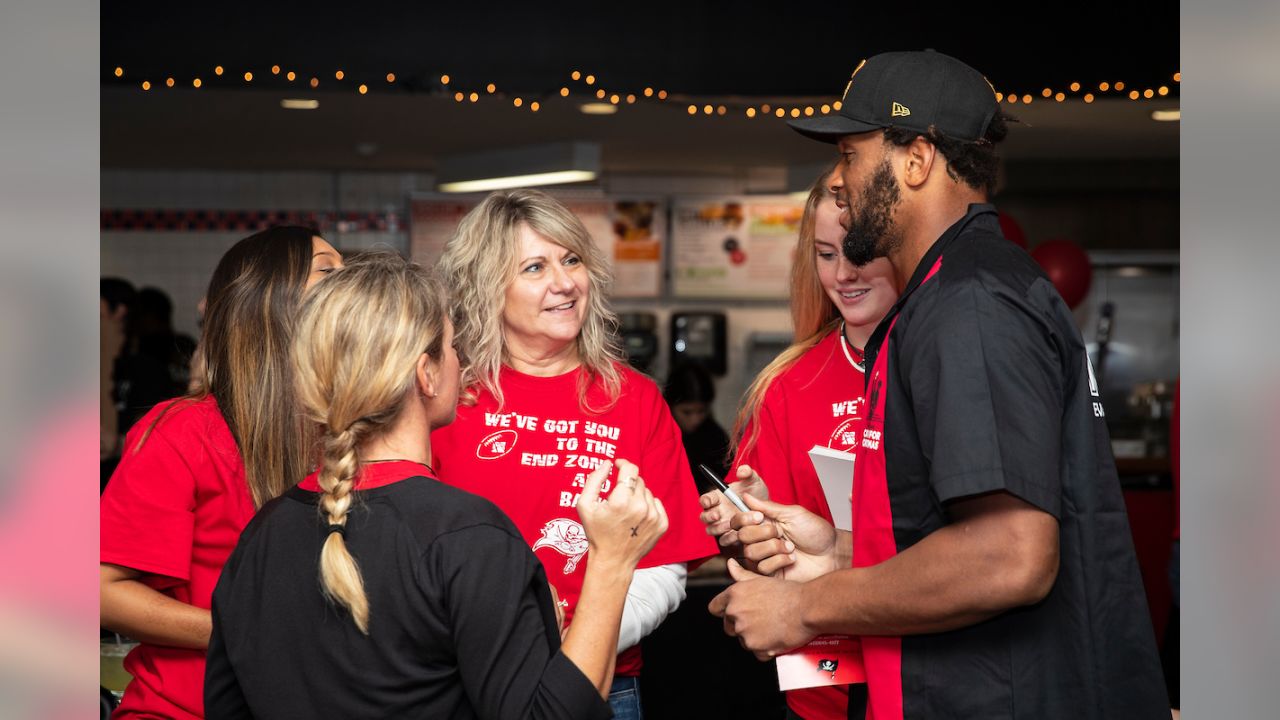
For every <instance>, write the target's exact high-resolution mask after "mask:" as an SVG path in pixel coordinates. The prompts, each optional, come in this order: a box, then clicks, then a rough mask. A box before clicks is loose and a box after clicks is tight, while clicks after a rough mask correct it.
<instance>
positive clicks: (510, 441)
mask: <svg viewBox="0 0 1280 720" xmlns="http://www.w3.org/2000/svg"><path fill="white" fill-rule="evenodd" d="M518 437H519V436H518V435H516V431H515V430H499V431H498V432H496V433H493V434H492V435H486V436H485V437H484V439H483V440H481V441H480V444H479V445H477V446H476V457H478V458H480V459H481V460H497V459H498V458H500V457H502V456H503V455H506V454H507V453H509V452H511V449H512V448H514V447H515V446H516V438H518Z"/></svg>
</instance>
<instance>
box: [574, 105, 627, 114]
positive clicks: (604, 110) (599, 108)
mask: <svg viewBox="0 0 1280 720" xmlns="http://www.w3.org/2000/svg"><path fill="white" fill-rule="evenodd" d="M578 109H579V110H581V111H582V112H583V113H585V114H587V115H612V114H614V113H616V112H618V106H617V105H613V104H611V103H605V102H598V103H583V104H581V105H579V106H578Z"/></svg>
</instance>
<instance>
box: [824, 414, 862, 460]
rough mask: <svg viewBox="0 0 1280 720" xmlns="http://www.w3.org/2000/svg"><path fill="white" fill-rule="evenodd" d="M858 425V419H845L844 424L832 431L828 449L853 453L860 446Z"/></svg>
mask: <svg viewBox="0 0 1280 720" xmlns="http://www.w3.org/2000/svg"><path fill="white" fill-rule="evenodd" d="M857 424H858V419H857V418H855V417H851V418H845V421H844V422H842V423H840V424H839V425H837V426H836V429H835V430H833V431H831V439H830V440H828V441H827V447H829V448H831V449H832V450H843V451H844V452H853V451H854V450H855V449H856V448H857V446H858V438H857V427H856V426H857Z"/></svg>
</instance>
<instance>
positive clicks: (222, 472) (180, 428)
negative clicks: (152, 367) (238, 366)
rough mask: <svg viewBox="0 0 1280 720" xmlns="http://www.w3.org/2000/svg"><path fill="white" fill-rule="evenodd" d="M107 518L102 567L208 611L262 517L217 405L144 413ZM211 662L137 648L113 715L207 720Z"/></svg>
mask: <svg viewBox="0 0 1280 720" xmlns="http://www.w3.org/2000/svg"><path fill="white" fill-rule="evenodd" d="M170 406H172V407H170ZM166 408H169V410H168V412H165V409H166ZM161 413H164V416H163V417H161V418H160V420H159V422H155V420H156V418H157V417H160V415H161ZM153 422H155V427H154V428H152V423H153ZM148 428H151V434H150V435H149V436H148V437H147V439H146V442H144V443H142V446H141V447H140V448H139V447H138V440H139V438H141V437H142V434H143V433H144V432H146V431H147V429H148ZM135 448H137V450H136V451H135ZM99 510H100V517H101V550H100V556H99V557H100V559H101V561H102V562H104V563H111V564H113V565H122V566H124V567H127V568H133V569H134V570H138V571H141V572H142V573H143V576H142V582H144V583H146V584H147V585H149V586H150V587H152V588H154V589H156V590H159V591H160V592H162V593H164V594H166V595H169V596H171V597H173V598H175V599H177V600H180V601H182V602H184V603H187V604H188V605H194V606H196V607H198V608H203V609H205V610H208V609H209V606H210V602H211V600H212V595H213V588H214V585H216V584H217V582H218V576H219V575H221V574H222V566H223V565H224V564H226V562H227V558H228V557H229V556H230V555H231V551H232V550H234V549H235V546H236V542H237V541H238V540H239V539H240V532H241V531H242V530H244V527H245V525H247V524H248V523H249V519H250V518H252V517H253V513H254V507H253V499H252V498H251V497H250V495H249V486H248V485H247V484H246V483H245V479H244V463H243V462H242V461H241V459H240V451H239V449H238V448H237V446H236V441H235V439H234V438H233V437H232V435H231V429H230V428H228V427H227V423H226V420H224V419H223V417H222V413H221V412H220V411H219V410H218V404H217V402H216V401H215V400H214V399H213V397H212V396H208V397H205V398H203V399H200V400H188V399H178V400H172V401H170V402H164V403H160V404H159V405H157V406H155V407H154V408H152V410H151V411H150V412H149V413H147V414H146V415H144V416H143V417H142V419H141V420H139V421H138V422H137V423H136V424H135V425H134V426H133V429H132V430H130V431H129V434H128V436H127V437H126V439H125V450H124V455H123V457H121V458H120V464H119V465H118V466H117V467H116V471H115V473H114V474H113V475H112V476H111V480H110V481H109V482H108V483H107V488H106V490H105V491H104V492H103V493H102V501H101V503H100V505H99ZM204 657H205V651H204V650H192V649H188V648H176V647H166V646H162V645H152V644H149V643H142V644H141V645H139V646H138V647H136V648H134V650H133V651H132V652H130V653H129V655H128V657H126V658H125V660H124V667H125V669H126V670H128V671H129V673H130V674H131V675H133V680H132V681H131V682H130V683H129V686H128V687H127V688H126V689H125V691H124V700H123V701H121V703H120V708H119V709H118V710H116V713H115V715H114V717H130V716H147V717H169V718H201V717H204Z"/></svg>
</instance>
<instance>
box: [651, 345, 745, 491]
mask: <svg viewBox="0 0 1280 720" xmlns="http://www.w3.org/2000/svg"><path fill="white" fill-rule="evenodd" d="M662 397H663V399H664V400H666V401H667V405H668V406H670V408H671V417H672V418H674V419H675V421H676V425H679V426H680V440H681V442H682V443H683V444H684V452H685V457H687V458H688V459H689V469H690V470H691V471H692V473H693V476H694V477H695V478H696V477H697V473H698V469H697V468H698V465H700V464H701V465H706V466H707V467H708V468H711V469H712V470H714V471H715V473H716V475H719V476H720V477H724V476H725V474H726V473H728V472H729V465H728V457H727V455H728V453H729V436H728V434H726V433H725V431H724V428H722V427H720V423H718V422H716V419H715V416H713V415H712V414H711V404H712V403H713V402H715V399H716V386H715V382H714V381H713V380H712V379H711V373H710V372H708V371H707V369H706V368H705V367H703V366H702V365H701V364H700V363H697V362H692V361H688V362H682V363H679V364H677V365H676V366H675V367H674V368H672V369H671V372H670V373H668V374H667V382H666V383H665V384H664V385H663V387H662ZM696 484H697V483H696V482H695V486H696Z"/></svg>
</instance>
